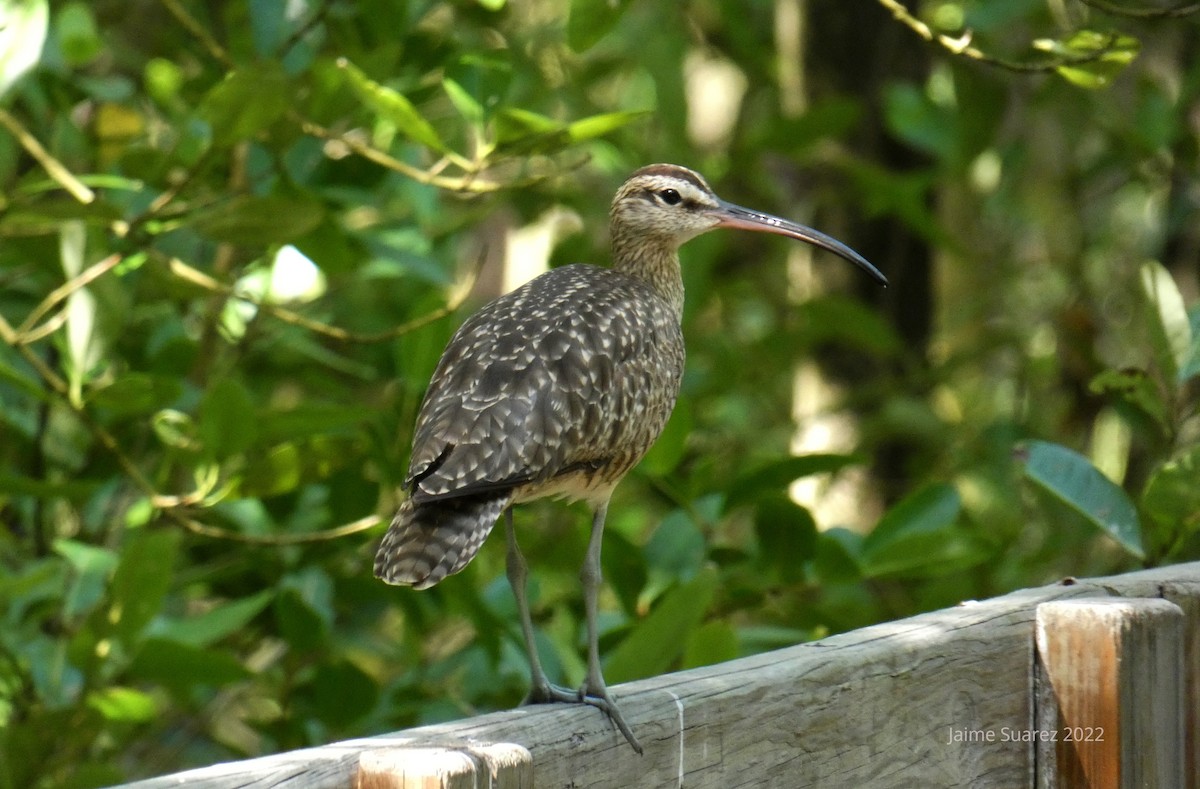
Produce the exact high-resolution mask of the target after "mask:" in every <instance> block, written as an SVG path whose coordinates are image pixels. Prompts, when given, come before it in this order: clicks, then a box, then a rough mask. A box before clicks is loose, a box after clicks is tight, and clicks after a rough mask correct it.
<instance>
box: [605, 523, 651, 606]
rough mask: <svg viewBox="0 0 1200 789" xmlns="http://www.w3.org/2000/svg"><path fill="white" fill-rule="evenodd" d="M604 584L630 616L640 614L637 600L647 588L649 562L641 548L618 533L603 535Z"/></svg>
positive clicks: (609, 530) (606, 532)
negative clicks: (647, 566)
mask: <svg viewBox="0 0 1200 789" xmlns="http://www.w3.org/2000/svg"><path fill="white" fill-rule="evenodd" d="M601 562H602V563H603V565H604V580H605V581H607V582H608V585H609V587H610V588H611V589H612V590H613V592H614V593H616V595H617V598H618V599H619V600H620V601H621V606H622V607H623V608H624V609H625V612H626V613H628V614H629V615H631V616H632V615H633V614H635V613H636V612H637V606H638V596H639V595H640V594H641V592H642V589H643V588H645V586H646V580H647V573H646V562H645V559H644V558H643V556H642V551H641V549H640V548H638V546H636V545H634V544H633V543H631V542H630V541H629V539H628V538H627V537H625V535H623V534H621V533H620V532H619V531H616V530H615V529H607V530H605V532H604V551H603V553H602V554H601Z"/></svg>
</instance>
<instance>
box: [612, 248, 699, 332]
mask: <svg viewBox="0 0 1200 789" xmlns="http://www.w3.org/2000/svg"><path fill="white" fill-rule="evenodd" d="M612 255H613V263H612V267H613V269H614V270H615V271H619V272H620V273H622V274H624V275H625V276H627V277H631V278H633V279H636V280H639V281H641V282H644V283H646V284H647V285H649V286H650V287H651V288H652V289H653V290H654V291H655V292H656V293H657V294H658V295H659V296H661V297H662V299H663V301H665V302H667V304H668V305H670V307H671V309H673V310H674V311H675V315H676V316H677V317H678V318H680V319H681V320H682V318H683V273H682V272H681V271H680V269H679V249H678V247H677V246H676V245H675V244H674V243H673V242H672V240H670V239H663V240H662V241H659V240H657V239H653V238H647V237H645V236H641V237H637V238H631V237H630V236H629V235H628V234H625V233H621V232H619V231H618V229H617V228H613V234H612Z"/></svg>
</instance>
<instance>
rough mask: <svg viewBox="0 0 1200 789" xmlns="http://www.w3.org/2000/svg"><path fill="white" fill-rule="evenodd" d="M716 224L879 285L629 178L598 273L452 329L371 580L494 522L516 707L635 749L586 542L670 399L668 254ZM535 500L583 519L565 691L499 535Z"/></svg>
mask: <svg viewBox="0 0 1200 789" xmlns="http://www.w3.org/2000/svg"><path fill="white" fill-rule="evenodd" d="M716 228H732V229H742V230H751V231H759V232H765V233H774V234H778V235H782V236H787V237H789V238H793V239H796V240H799V241H803V242H807V243H809V244H812V245H814V246H816V247H819V248H822V249H825V250H828V251H829V252H832V253H833V254H835V255H837V256H839V257H841V258H843V259H845V260H847V261H849V262H851V263H853V264H854V265H856V266H857V267H858V268H860V269H862V270H863V271H864V272H866V273H867V274H868V275H869V276H870V277H871V278H873V279H874V280H876V281H877V282H879V283H880V284H882V285H885V286H886V285H887V279H886V277H884V275H883V274H882V273H881V272H880V271H879V270H878V269H877V268H876V267H875V266H873V265H872V264H871V263H870V262H868V261H867V260H866V258H864V257H863V256H862V255H860V254H858V253H857V252H855V251H854V250H853V249H851V248H850V247H848V246H846V245H845V244H843V243H842V242H840V241H838V240H836V239H834V238H831V237H830V236H827V235H825V234H824V233H821V232H819V231H817V230H814V229H812V228H810V227H806V226H804V225H798V224H795V223H793V222H790V221H788V220H786V219H782V218H780V217H777V216H772V215H770V214H766V213H762V212H760V211H755V210H751V209H748V208H743V207H741V206H738V205H735V204H733V203H729V202H727V201H725V200H722V199H721V198H719V197H717V195H716V194H715V193H714V192H713V190H712V188H711V187H709V185H708V183H707V182H706V181H705V180H704V178H703V177H702V176H701V175H699V174H698V173H696V172H694V171H692V170H690V169H687V168H686V167H682V166H679V165H673V164H652V165H649V166H646V167H642V168H640V169H638V170H637V171H635V172H634V173H633V174H632V175H631V176H629V178H628V179H627V180H626V181H625V182H624V183H623V184H622V185H621V187H620V188H619V189H618V190H617V192H616V196H615V197H614V198H613V201H612V205H611V210H610V217H609V230H610V245H611V255H612V263H611V266H610V267H601V266H595V265H588V264H578V263H577V264H571V265H566V266H562V267H558V268H554V269H551V270H550V271H548V272H546V273H544V274H541V275H540V276H538V277H536V278H534V279H532V280H530V281H529V282H527V283H526V284H525V285H523V286H521V287H519V288H517V289H515V290H513V291H511V292H509V293H507V294H505V295H503V296H500V297H498V298H496V299H494V300H493V301H491V302H489V303H488V304H486V305H485V306H483V307H482V308H481V309H479V310H478V311H477V312H476V313H475V314H474V315H472V316H471V317H469V318H468V319H467V320H466V321H465V322H464V323H463V324H462V325H461V326H460V327H459V329H458V330H457V331H456V332H455V333H454V335H453V336H452V338H451V339H450V342H449V343H448V344H447V346H446V349H445V351H444V352H443V354H442V356H441V359H440V361H439V362H438V365H437V367H436V369H435V370H434V373H433V377H432V379H431V381H430V383H429V387H428V389H427V390H426V394H425V397H424V400H423V401H422V404H421V407H420V410H419V412H418V415H417V421H416V426H415V428H414V431H413V442H412V454H411V458H410V462H409V467H408V473H407V476H406V477H405V479H404V483H403V488H404V491H405V492H406V493H407V498H406V499H405V500H404V501H403V503H402V504H401V505H400V506H399V509H398V510H397V512H396V514H395V517H394V518H393V519H392V521H391V523H390V525H389V527H388V529H387V532H386V533H385V535H384V537H383V540H382V542H381V543H380V546H379V549H378V553H377V554H376V557H375V564H374V571H375V575H376V576H377V577H378V578H379V579H381V580H383V581H384V582H386V583H389V584H395V585H406V586H411V587H413V588H415V589H427V588H429V587H431V586H433V585H434V584H437V583H439V582H440V581H442V580H443V579H445V578H446V577H447V576H450V575H453V574H454V573H457V572H459V571H460V570H462V569H463V568H464V567H466V565H467V564H468V563H469V562H470V561H471V559H472V558H473V557H474V556H475V554H476V553H477V552H478V551H479V549H480V546H482V545H483V542H484V540H485V538H486V537H487V536H488V534H489V533H490V532H491V531H492V528H493V527H494V526H495V524H496V522H497V520H498V519H499V518H500V517H501V516H503V517H504V522H505V535H506V538H507V553H506V562H505V566H506V575H507V577H508V581H509V583H510V585H511V586H512V591H513V595H514V597H515V598H516V602H517V610H518V616H519V618H520V625H521V631H522V636H523V638H524V642H525V649H526V653H527V656H528V660H529V667H530V680H531V681H530V692H529V695H528V696H527V697H526V699H525V702H524V703H544V702H575V703H580V702H582V703H586V704H590V705H592V706H595V707H598V708H599V709H601V710H603V711H604V712H605V713H607V715H608V717H609V718H610V719H611V721H612V722H613V724H614V725H615V726H616V727H617V729H618V730H619V731H620V732H621V733H622V734H623V735H624V737H625V738H626V740H627V741H628V742H629V744H630V745H631V746H632V747H633V749H634V750H635V751H636V752H637V753H639V754H641V753H642V746H641V744H640V743H639V742H638V740H637V738H636V737H635V736H634V734H633V732H632V731H631V729H630V727H629V726H628V724H627V723H626V721H625V719H624V717H623V716H622V714H621V712H620V709H619V708H618V706H617V704H616V703H615V701H614V700H613V699H612V697H611V695H610V693H609V691H608V688H607V686H606V684H605V681H604V676H603V673H602V671H601V664H600V655H599V647H598V643H597V640H598V634H597V621H596V620H597V597H598V595H599V591H600V586H601V583H602V578H601V569H600V547H601V536H602V534H603V531H604V521H605V516H606V514H607V511H608V504H609V499H610V497H611V495H612V492H613V489H614V488H615V487H616V486H617V484H618V483H619V482H620V481H621V479H622V478H623V477H624V476H625V475H626V474H627V473H628V472H629V471H630V469H632V468H633V467H634V466H635V465H637V463H638V461H639V460H641V458H642V457H643V456H644V455H645V454H646V452H647V451H648V450H649V449H650V447H651V446H652V445H653V444H654V442H655V441H656V440H657V439H658V437H659V434H661V433H662V431H663V427H664V426H665V425H666V423H667V418H668V417H669V416H670V414H671V411H672V409H673V408H674V406H675V400H676V397H677V396H678V394H679V388H680V380H681V378H682V376H683V370H684V341H683V333H682V329H681V326H680V324H681V319H682V316H683V298H684V293H683V275H682V271H681V269H680V262H679V252H678V251H679V247H680V246H681V245H682V244H684V243H685V242H687V241H688V240H690V239H692V238H694V237H696V236H698V235H700V234H702V233H705V232H707V231H709V230H713V229H716ZM546 497H557V498H563V499H567V500H570V501H583V502H585V503H586V504H587V506H588V507H589V508H590V511H591V533H590V536H589V539H588V544H587V549H586V553H585V555H584V559H583V564H582V568H581V570H580V581H581V585H582V588H583V599H584V611H585V619H586V626H587V652H588V655H587V674H586V678H585V680H584V682H583V685H582V686H581V687H580V688H579V689H578V690H575V689H570V688H564V687H559V686H556V685H553V684H551V682H550V681H549V680H548V679H547V677H546V673H545V671H544V670H543V669H542V665H541V661H540V659H539V657H538V652H537V648H536V646H535V642H534V630H533V623H532V617H531V614H530V609H529V602H528V599H527V596H526V590H525V585H526V579H527V576H528V565H527V563H526V561H525V558H524V555H523V554H522V553H521V550H520V546H519V545H518V542H517V534H516V531H515V529H514V527H513V507H514V506H515V505H517V504H523V503H525V502H529V501H532V500H534V499H541V498H546Z"/></svg>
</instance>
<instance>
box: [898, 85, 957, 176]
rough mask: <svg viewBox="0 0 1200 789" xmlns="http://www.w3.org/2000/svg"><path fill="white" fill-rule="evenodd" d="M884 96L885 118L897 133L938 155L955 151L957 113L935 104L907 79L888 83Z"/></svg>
mask: <svg viewBox="0 0 1200 789" xmlns="http://www.w3.org/2000/svg"><path fill="white" fill-rule="evenodd" d="M883 98H884V102H883V106H884V120H885V121H886V122H887V125H888V128H889V129H891V130H892V131H893V132H894V133H895V134H896V136H898V137H900V138H902V139H904V140H905V141H907V142H909V143H911V144H912V145H913V146H914V147H916V148H919V149H921V150H922V151H925V152H926V153H929V154H931V155H933V156H935V157H938V158H941V159H947V158H949V157H950V155H951V154H953V153H954V151H955V148H956V147H957V146H958V142H959V129H958V126H957V124H956V122H955V121H956V113H953V112H950V111H949V110H947V109H945V108H943V107H940V106H938V105H936V104H934V103H933V102H932V101H931V100H930V99H929V97H928V96H927V95H925V93H924V91H922V90H921V88H919V87H918V86H916V85H913V84H912V83H909V82H897V83H893V84H891V85H889V86H887V87H886V88H885V90H884V94H883Z"/></svg>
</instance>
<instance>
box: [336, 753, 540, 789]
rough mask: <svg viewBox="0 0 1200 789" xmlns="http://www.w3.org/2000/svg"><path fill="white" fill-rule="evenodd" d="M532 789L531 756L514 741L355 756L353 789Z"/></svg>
mask: <svg viewBox="0 0 1200 789" xmlns="http://www.w3.org/2000/svg"><path fill="white" fill-rule="evenodd" d="M482 786H486V787H489V789H533V757H532V756H530V754H529V751H528V750H526V749H525V748H523V747H522V746H520V745H516V744H514V743H491V744H486V745H480V746H477V747H462V746H461V745H459V746H453V747H449V748H426V747H422V748H376V749H374V750H369V751H363V752H362V754H360V755H359V757H358V770H357V772H356V773H355V775H354V789H479V787H482Z"/></svg>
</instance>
